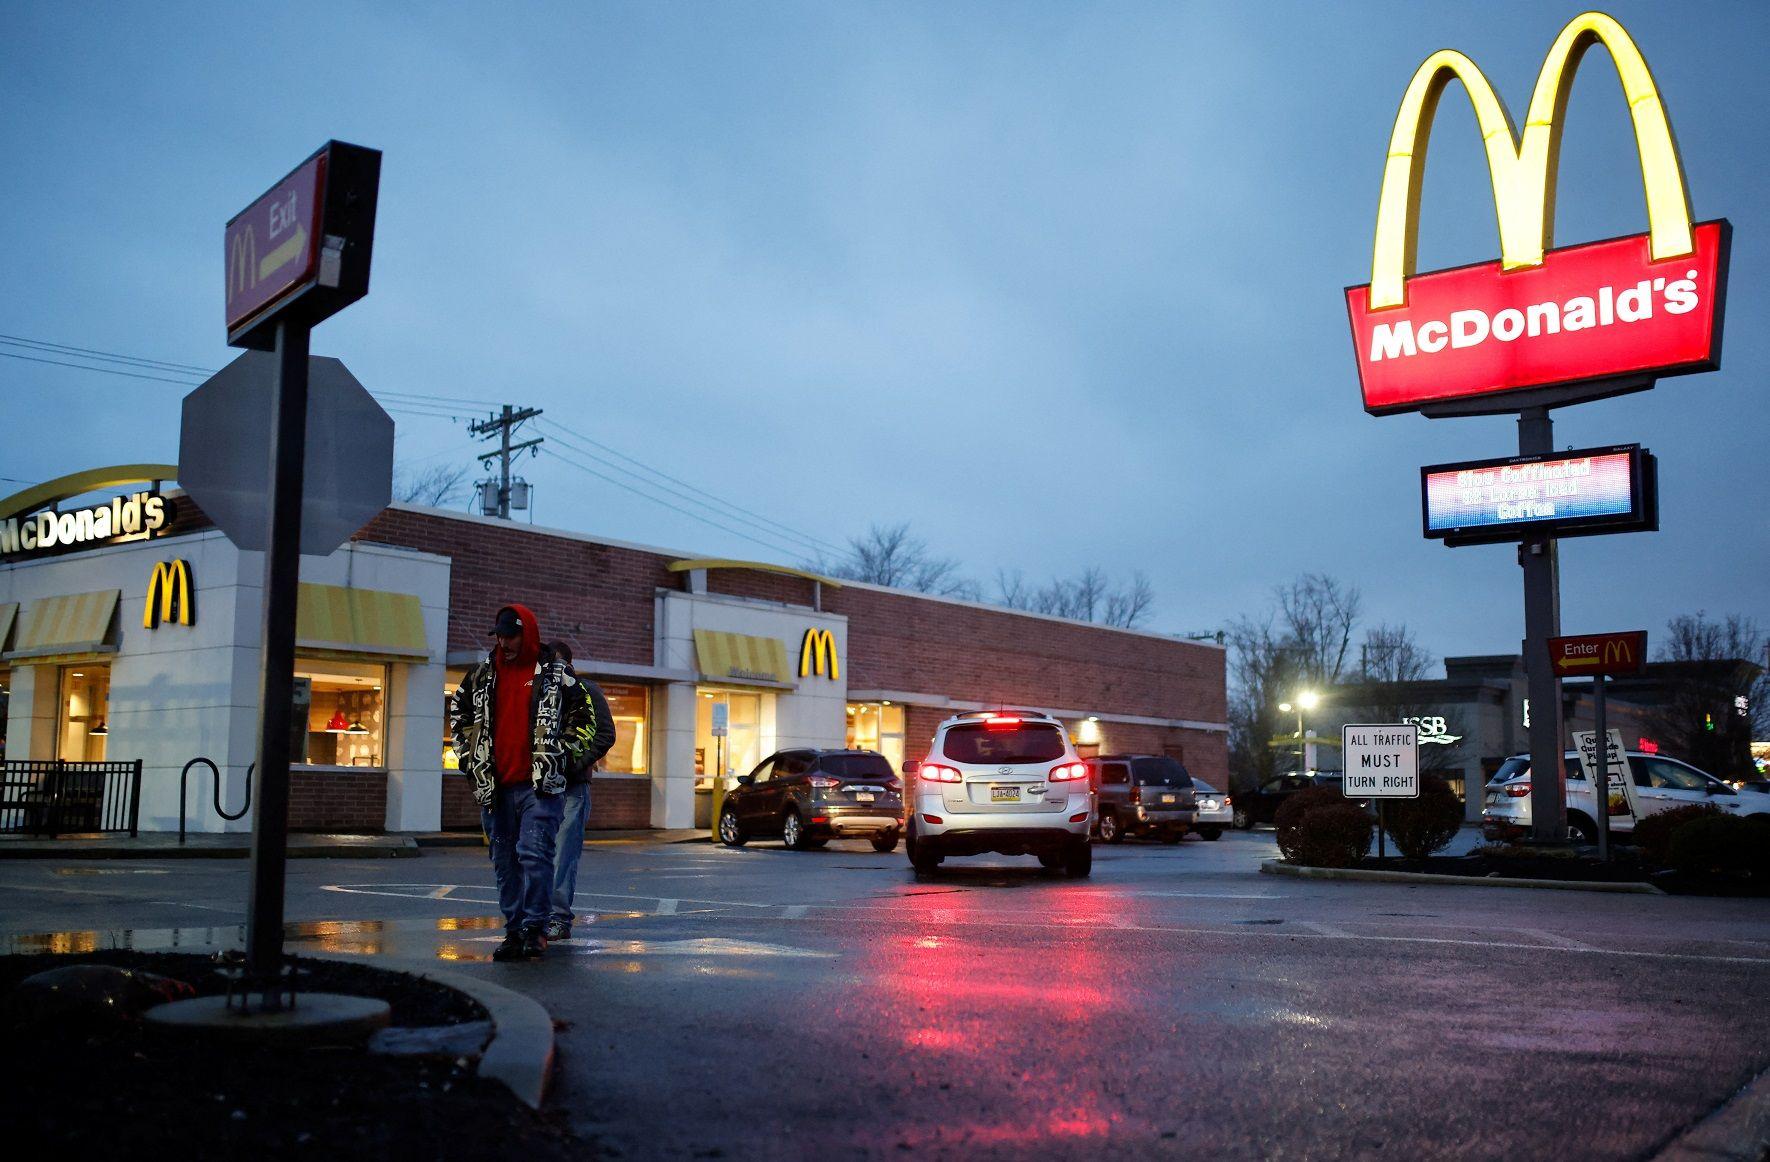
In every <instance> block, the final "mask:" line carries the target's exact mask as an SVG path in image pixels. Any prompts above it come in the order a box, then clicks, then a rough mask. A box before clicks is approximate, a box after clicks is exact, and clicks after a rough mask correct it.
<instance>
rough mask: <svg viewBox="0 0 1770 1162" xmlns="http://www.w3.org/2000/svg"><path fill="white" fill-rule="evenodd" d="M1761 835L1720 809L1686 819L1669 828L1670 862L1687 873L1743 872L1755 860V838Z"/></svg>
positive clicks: (1736, 873) (1749, 869)
mask: <svg viewBox="0 0 1770 1162" xmlns="http://www.w3.org/2000/svg"><path fill="white" fill-rule="evenodd" d="M1668 814H1669V812H1668ZM1763 835H1764V833H1763V831H1762V830H1760V829H1759V828H1758V827H1755V826H1753V825H1752V824H1750V823H1747V822H1746V821H1745V820H1744V819H1741V818H1739V817H1737V816H1734V815H1726V814H1723V813H1721V812H1719V811H1715V812H1712V813H1710V814H1706V815H1700V816H1698V817H1696V818H1693V819H1686V820H1685V821H1684V822H1683V823H1681V824H1679V825H1678V827H1677V828H1676V829H1675V830H1674V831H1673V832H1672V845H1671V863H1672V866H1673V867H1675V868H1677V869H1678V870H1679V871H1681V872H1685V873H1687V874H1689V875H1698V876H1700V875H1724V876H1733V875H1741V874H1745V873H1748V872H1750V871H1751V870H1752V864H1753V863H1754V862H1756V860H1755V859H1754V855H1755V853H1754V852H1753V850H1752V849H1753V847H1754V846H1755V843H1754V841H1756V840H1759V839H1761V838H1763Z"/></svg>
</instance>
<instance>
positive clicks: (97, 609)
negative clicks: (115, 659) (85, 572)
mask: <svg viewBox="0 0 1770 1162" xmlns="http://www.w3.org/2000/svg"><path fill="white" fill-rule="evenodd" d="M118 595H119V591H118V590H116V589H99V590H97V591H95V592H92V593H64V594H62V595H61V596H59V597H45V598H43V599H41V600H39V601H33V602H30V603H29V604H27V605H26V606H25V612H24V616H23V617H22V618H20V619H19V626H18V640H17V641H15V642H13V643H12V650H11V652H10V653H9V655H8V656H9V657H15V658H16V657H21V656H31V655H47V654H80V653H91V652H93V651H95V650H101V649H114V648H115V647H114V646H112V645H110V644H107V641H106V639H108V638H109V637H110V633H111V619H112V618H113V617H115V616H116V613H117V597H118Z"/></svg>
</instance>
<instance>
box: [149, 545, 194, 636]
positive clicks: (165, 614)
mask: <svg viewBox="0 0 1770 1162" xmlns="http://www.w3.org/2000/svg"><path fill="white" fill-rule="evenodd" d="M196 621H197V607H196V604H195V597H194V595H193V591H192V589H191V566H190V562H189V561H156V562H155V563H154V571H153V573H151V574H150V575H149V576H148V587H147V600H146V601H144V602H142V608H141V628H143V629H153V628H154V627H155V626H156V625H158V624H160V623H162V622H165V623H167V624H177V625H195V624H196Z"/></svg>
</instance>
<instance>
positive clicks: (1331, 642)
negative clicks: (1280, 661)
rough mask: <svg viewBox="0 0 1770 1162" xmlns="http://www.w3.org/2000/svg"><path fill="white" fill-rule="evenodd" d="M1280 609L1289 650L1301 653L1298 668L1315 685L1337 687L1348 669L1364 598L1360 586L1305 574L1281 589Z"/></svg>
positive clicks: (1327, 577)
mask: <svg viewBox="0 0 1770 1162" xmlns="http://www.w3.org/2000/svg"><path fill="white" fill-rule="evenodd" d="M1277 596H1278V609H1279V614H1280V616H1281V617H1282V618H1283V621H1284V626H1285V628H1286V630H1288V631H1289V635H1288V636H1289V638H1290V640H1289V642H1288V643H1287V646H1288V648H1290V649H1294V650H1296V651H1297V652H1298V654H1299V655H1300V657H1301V660H1300V661H1299V663H1298V668H1299V669H1300V670H1301V671H1302V673H1303V674H1305V675H1307V676H1308V678H1309V679H1310V680H1311V681H1314V682H1321V683H1333V682H1338V681H1339V680H1340V676H1341V674H1342V673H1344V671H1345V668H1346V652H1347V650H1348V649H1349V648H1350V647H1351V645H1352V630H1353V627H1354V626H1356V625H1357V624H1358V614H1359V611H1360V609H1361V608H1362V607H1363V605H1364V597H1363V595H1362V594H1360V593H1359V591H1358V588H1357V586H1353V585H1342V584H1341V583H1340V582H1338V581H1336V580H1335V579H1334V578H1332V577H1329V576H1326V575H1325V574H1322V573H1305V574H1304V575H1303V576H1301V577H1299V578H1297V579H1296V580H1295V581H1293V582H1291V583H1290V584H1289V585H1281V586H1279V588H1278V594H1277Z"/></svg>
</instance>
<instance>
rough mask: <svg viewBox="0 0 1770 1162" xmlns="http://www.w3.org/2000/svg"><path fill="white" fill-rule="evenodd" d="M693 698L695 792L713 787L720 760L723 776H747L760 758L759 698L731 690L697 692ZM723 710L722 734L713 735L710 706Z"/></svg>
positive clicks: (760, 726) (758, 696)
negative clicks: (723, 708)
mask: <svg viewBox="0 0 1770 1162" xmlns="http://www.w3.org/2000/svg"><path fill="white" fill-rule="evenodd" d="M697 694H698V696H697V697H696V698H695V719H694V774H695V780H694V785H695V790H697V791H707V790H711V789H712V786H713V771H714V770H716V769H718V767H719V765H720V763H721V760H722V759H723V764H724V767H725V773H726V775H728V776H731V775H747V774H749V773H750V770H751V768H753V767H754V766H755V765H756V764H757V763H759V762H761V761H762V759H763V757H764V756H763V754H762V695H760V694H746V693H741V692H739V691H735V690H705V689H703V690H699V691H697ZM721 703H723V704H724V705H725V708H726V715H727V717H726V735H725V737H724V738H720V737H718V736H716V735H715V734H714V733H713V707H715V706H717V705H719V704H721Z"/></svg>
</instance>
